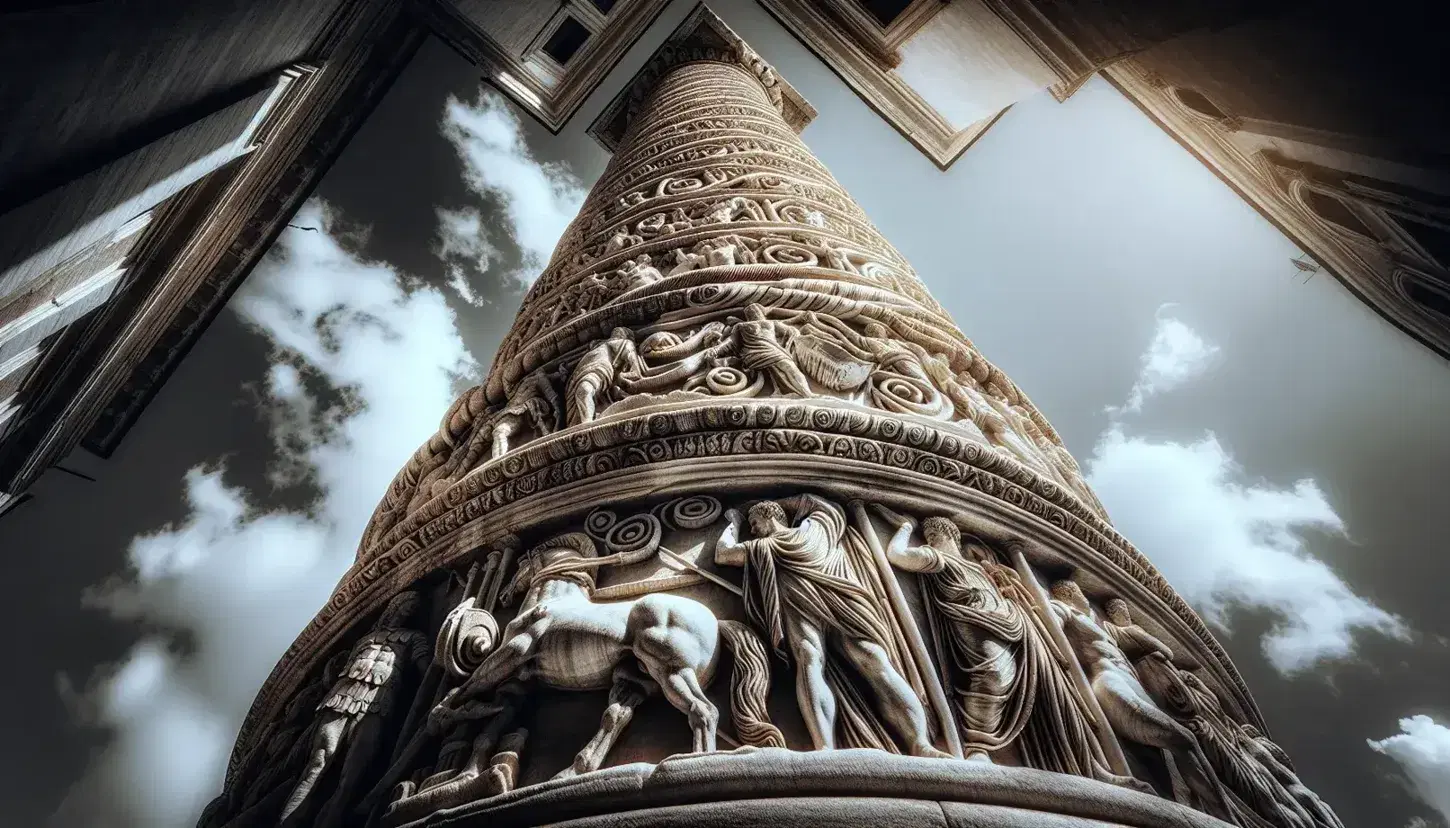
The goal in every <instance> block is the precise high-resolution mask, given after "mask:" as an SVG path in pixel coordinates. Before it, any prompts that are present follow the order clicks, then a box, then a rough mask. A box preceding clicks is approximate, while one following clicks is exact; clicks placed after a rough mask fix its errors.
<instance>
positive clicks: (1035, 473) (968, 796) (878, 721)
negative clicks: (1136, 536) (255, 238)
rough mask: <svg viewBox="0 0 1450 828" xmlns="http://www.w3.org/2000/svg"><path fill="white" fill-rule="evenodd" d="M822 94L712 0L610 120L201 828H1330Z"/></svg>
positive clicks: (283, 670) (280, 674)
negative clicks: (921, 272)
mask: <svg viewBox="0 0 1450 828" xmlns="http://www.w3.org/2000/svg"><path fill="white" fill-rule="evenodd" d="M702 26H703V27H706V28H707V29H708V36H705V35H701V34H700V33H699V32H700V28H699V27H702ZM692 27H693V28H692ZM799 110H800V102H799V98H798V96H795V95H794V93H793V92H791V91H790V90H789V89H788V87H784V86H783V84H782V82H781V81H780V80H779V79H778V78H777V77H776V76H775V73H774V70H772V69H771V68H770V67H769V66H768V65H766V64H764V63H763V62H762V61H761V60H760V59H759V57H758V56H756V55H755V54H754V53H753V52H752V51H751V50H750V49H749V47H748V46H747V45H746V44H744V43H742V42H740V40H739V39H738V38H736V37H734V35H733V34H732V33H730V32H729V30H728V29H726V28H724V27H723V24H720V23H719V22H718V21H714V20H713V19H711V18H710V17H709V16H708V13H706V12H703V11H702V12H699V13H697V14H696V15H694V16H692V18H691V20H690V21H688V22H687V24H686V26H685V28H684V29H682V30H681V33H679V34H677V36H676V37H674V38H672V39H671V40H670V41H669V42H668V43H667V44H666V45H665V46H664V47H662V48H661V50H660V51H659V53H657V55H656V56H655V58H654V59H652V60H651V61H650V62H649V63H648V64H647V65H646V67H645V69H644V70H642V71H641V72H640V74H639V75H638V76H637V77H636V78H635V80H634V81H633V83H632V84H631V85H630V86H629V87H628V88H627V89H626V91H625V93H623V94H622V95H621V96H620V98H618V99H617V100H616V102H615V104H614V105H613V106H611V108H610V109H609V111H608V112H607V113H606V116H607V117H606V119H605V120H606V121H607V122H608V126H609V129H610V130H611V132H610V135H611V136H617V138H611V140H617V142H618V143H617V150H616V153H615V156H614V159H613V161H612V162H611V164H610V166H609V168H608V169H607V170H606V171H605V173H604V175H603V176H602V177H601V179H600V181H599V182H598V183H597V184H596V186H595V187H594V189H593V190H592V191H591V193H590V196H589V198H588V200H587V201H586V203H585V205H584V207H583V209H582V211H581V212H580V214H579V216H578V217H576V219H575V220H574V222H573V223H572V224H571V225H570V227H569V229H568V230H567V231H566V232H565V234H564V238H563V239H562V240H561V241H560V243H559V246H558V248H557V249H556V251H555V254H554V257H553V259H552V260H551V262H550V264H549V266H548V268H547V269H546V270H545V273H544V275H543V277H542V278H541V279H540V280H539V282H538V283H537V284H536V285H535V286H534V288H533V289H532V291H531V292H530V294H529V296H528V297H527V298H526V300H525V302H524V304H523V307H522V308H521V310H520V314H519V318H518V320H517V321H516V323H515V326H514V328H513V329H512V330H511V331H510V333H509V335H508V336H507V337H506V338H505V340H504V343H503V345H502V346H501V348H500V352H499V355H498V358H497V359H496V360H495V362H494V368H493V371H492V374H491V376H490V377H489V378H488V381H487V382H486V383H485V384H484V385H481V386H479V387H477V388H474V389H471V390H470V391H468V392H467V393H465V394H464V395H463V396H461V397H460V398H459V400H458V401H457V402H456V403H455V404H454V405H453V406H452V407H451V408H450V409H449V411H448V412H446V413H445V414H444V417H443V420H442V422H441V423H440V426H439V430H438V432H437V433H436V434H435V435H434V436H433V437H432V438H430V439H429V440H428V441H427V443H426V444H425V445H423V446H422V447H421V448H420V449H419V450H418V451H417V452H416V453H415V455H414V456H413V458H412V459H411V460H410V461H409V463H408V464H407V465H406V466H405V468H404V469H403V470H402V471H401V472H400V473H399V475H398V476H397V478H396V480H395V481H394V482H393V484H392V485H391V486H390V487H389V490H388V491H387V492H386V493H385V495H384V497H383V499H382V502H381V503H380V504H379V506H378V509H377V511H376V512H375V514H374V516H373V519H372V522H371V524H370V525H369V526H368V528H367V530H366V532H365V533H364V536H363V538H362V539H361V542H360V543H359V548H358V556H357V560H356V563H355V565H354V567H353V568H352V570H351V571H350V572H349V573H348V574H347V575H346V576H345V577H344V579H343V580H342V582H341V583H340V584H339V586H338V588H337V590H336V592H335V593H334V595H333V597H332V599H331V600H330V601H329V603H328V606H327V607H325V608H324V609H323V610H322V611H321V612H320V613H319V615H318V616H317V618H316V619H315V620H314V622H313V623H312V625H310V626H309V627H308V629H307V630H305V631H304V632H303V634H302V636H301V637H299V639H298V640H297V642H296V643H295V644H294V646H293V647H292V648H291V649H290V650H289V651H288V653H287V654H286V655H285V656H284V658H283V660H282V662H281V663H280V664H279V665H278V667H277V669H276V671H275V672H274V674H273V676H272V677H271V678H270V679H269V681H268V683H267V684H266V686H264V688H263V690H262V692H261V693H260V694H259V696H258V699H257V702H256V704H255V707H254V709H253V711H252V715H251V716H250V717H249V718H248V721H247V723H246V725H245V726H244V728H243V731H242V733H241V735H240V736H239V739H238V745H237V750H236V753H235V755H234V757H233V765H232V769H231V773H230V775H229V783H228V788H227V792H226V793H225V794H224V795H223V797H222V799H221V800H219V802H218V804H217V805H216V806H215V807H214V808H213V810H212V813H211V815H210V820H211V821H210V822H208V823H207V824H208V825H222V824H229V825H233V826H235V827H236V828H241V826H242V825H251V824H263V823H266V822H268V821H272V822H275V821H277V819H278V817H280V816H282V814H284V813H285V814H286V816H285V817H283V818H282V820H281V822H282V824H283V825H292V824H298V825H301V824H318V825H324V826H335V825H365V826H371V825H387V826H402V825H408V826H417V827H418V828H422V826H431V825H488V826H533V825H541V824H562V825H575V826H600V828H604V826H609V827H610V828H614V826H621V827H622V826H626V825H628V826H675V825H679V826H684V825H692V826H694V825H721V826H723V825H732V826H738V825H761V826H764V825H772V826H793V825H837V824H839V825H847V824H850V825H861V824H873V825H874V824H879V825H887V826H894V825H940V826H948V825H951V826H1003V827H1004V828H1005V827H1006V826H1013V827H1014V828H1049V827H1055V826H1063V828H1066V826H1088V825H1096V826H1124V827H1126V826H1133V827H1134V828H1149V826H1154V828H1157V827H1158V826H1181V827H1182V828H1212V826H1221V825H1225V824H1232V825H1239V826H1243V828H1342V826H1339V825H1338V821H1337V819H1335V818H1334V816H1333V813H1332V812H1331V811H1330V810H1329V809H1328V808H1327V806H1324V804H1323V803H1322V802H1320V801H1319V800H1318V798H1317V797H1315V796H1314V795H1313V794H1312V793H1311V792H1309V791H1308V789H1307V788H1304V786H1303V785H1302V784H1301V783H1299V781H1298V779H1297V777H1296V776H1294V773H1293V771H1292V769H1291V768H1290V767H1289V765H1288V763H1287V759H1286V758H1285V757H1283V756H1282V752H1280V751H1278V748H1277V746H1276V745H1273V743H1272V742H1269V741H1268V740H1267V739H1266V738H1264V737H1263V736H1262V734H1261V725H1262V723H1261V722H1260V721H1259V720H1258V718H1257V713H1256V711H1255V710H1254V708H1253V704H1252V701H1251V700H1250V698H1249V696H1248V693H1247V690H1246V689H1245V688H1244V687H1243V686H1242V682H1241V681H1240V680H1239V678H1238V675H1237V673H1236V672H1235V671H1234V669H1233V666H1232V665H1231V664H1230V663H1229V662H1228V659H1227V658H1226V657H1225V656H1224V654H1223V651H1222V650H1221V648H1219V647H1218V645H1217V644H1216V643H1215V642H1214V641H1213V639H1212V637H1211V636H1209V634H1208V633H1207V631H1206V630H1205V629H1204V627H1203V624H1202V622H1201V621H1200V620H1199V619H1198V618H1197V616H1195V615H1194V614H1193V612H1192V611H1191V610H1190V609H1189V608H1188V607H1187V606H1186V605H1185V604H1184V603H1183V602H1182V600H1181V599H1180V598H1179V597H1178V596H1177V595H1176V594H1175V593H1174V592H1173V591H1172V589H1171V588H1170V587H1169V586H1168V585H1167V584H1166V583H1165V582H1164V581H1163V579H1162V578H1161V577H1160V576H1159V575H1158V574H1157V572H1156V571H1155V570H1154V569H1153V567H1152V566H1151V564H1150V563H1149V562H1148V561H1147V559H1146V558H1144V557H1143V556H1142V555H1141V554H1139V553H1138V552H1137V551H1136V550H1134V549H1133V548H1132V546H1131V545H1130V544H1128V542H1127V541H1126V540H1125V539H1123V538H1122V536H1121V535H1119V534H1118V533H1117V532H1116V531H1114V530H1113V528H1112V526H1111V524H1110V523H1109V521H1108V518H1107V515H1106V514H1104V512H1103V509H1102V506H1101V504H1099V503H1098V501H1097V499H1096V497H1094V496H1093V493H1092V491H1091V489H1090V488H1089V487H1088V486H1087V485H1086V484H1085V483H1084V482H1083V480H1082V476H1081V474H1080V472H1079V470H1078V468H1077V464H1076V463H1075V462H1073V460H1072V458H1071V456H1070V455H1069V454H1068V453H1067V452H1066V450H1065V449H1064V448H1063V447H1062V445H1061V443H1060V441H1059V440H1058V438H1057V436H1056V434H1055V433H1054V432H1053V431H1052V429H1051V426H1050V425H1048V424H1047V422H1046V420H1045V419H1044V418H1043V417H1042V415H1041V413H1040V412H1038V411H1037V410H1036V409H1035V408H1033V406H1032V405H1031V403H1030V401H1028V400H1027V398H1026V396H1025V395H1023V394H1022V392H1021V391H1020V390H1018V389H1017V388H1016V387H1015V386H1014V385H1013V384H1012V383H1011V382H1010V380H1008V379H1007V378H1006V377H1005V376H1004V375H1003V374H1002V372H1001V371H999V370H998V369H997V368H995V367H994V366H992V365H991V364H990V363H989V362H987V361H986V360H985V359H984V358H983V357H982V355H981V354H980V353H979V352H978V351H977V350H976V348H975V347H974V346H973V345H972V344H971V342H970V341H969V340H968V339H967V338H966V337H965V336H963V335H962V334H961V332H960V331H958V330H957V329H956V327H955V326H954V325H953V324H952V323H951V321H950V319H949V318H948V317H947V315H946V314H945V312H944V311H943V310H942V308H941V307H940V306H939V305H938V304H937V303H936V302H935V301H934V300H933V299H932V298H931V296H930V295H929V294H928V293H927V291H926V289H925V287H924V286H923V284H922V283H921V281H920V280H919V279H918V278H917V276H916V275H915V273H914V272H913V271H912V270H911V268H910V265H908V264H907V263H906V261H905V260H904V259H903V258H902V256H901V255H900V253H899V252H897V251H896V250H895V249H894V248H892V247H891V245H890V244H889V243H888V242H887V241H886V240H885V239H884V238H883V237H882V236H881V234H880V233H878V232H877V231H876V229H875V228H874V227H872V226H871V224H870V223H869V221H867V220H866V217H865V215H864V213H863V212H862V211H861V209H860V208H859V207H858V206H857V205H855V204H854V202H852V201H851V199H850V197H849V196H847V195H846V193H845V192H844V191H843V190H842V189H841V187H840V185H839V184H837V183H836V182H835V180H834V179H833V178H832V177H831V175H830V173H829V172H827V171H826V170H825V169H824V168H822V167H821V165H820V164H819V163H818V162H816V161H815V160H814V159H812V158H811V156H810V153H809V152H808V151H807V150H806V148H805V146H804V145H803V144H802V143H801V142H800V140H799V138H797V137H796V135H795V132H794V130H793V128H792V126H793V125H792V124H791V122H790V121H789V119H788V118H787V115H788V114H789V113H790V112H792V111H799ZM399 594H402V595H417V596H427V602H428V605H429V612H426V613H419V614H418V616H417V617H418V618H419V619H420V620H419V621H417V622H414V623H417V624H420V625H421V624H424V623H425V622H424V621H422V620H421V619H424V618H426V619H427V621H426V626H425V627H424V628H422V629H417V628H414V627H404V626H400V623H401V622H400V621H399V620H398V619H399V611H398V610H397V607H396V604H395V603H394V602H396V601H397V600H398V598H397V597H396V596H398V595H399ZM410 600H411V599H410ZM385 604H386V605H387V607H388V609H387V610H385V614H384V617H383V618H382V619H381V620H376V616H375V613H376V612H377V610H378V609H379V608H381V607H383V606H384V605H385ZM419 632H422V633H424V634H426V635H427V636H429V637H430V638H431V639H432V640H434V641H435V645H434V647H433V652H432V665H431V667H429V668H428V669H427V671H426V672H425V674H424V675H423V676H422V677H421V678H413V677H408V676H406V675H405V672H406V671H403V670H402V669H401V666H402V665H403V662H404V661H405V659H404V658H403V652H404V650H405V649H407V653H408V655H409V656H410V657H413V658H419V660H420V661H421V660H426V659H422V658H420V657H418V656H417V653H416V652H415V650H414V649H413V645H414V644H415V643H416V641H417V640H418V633H419ZM405 643H407V645H408V646H407V648H405V647H404V644H405ZM339 655H341V656H344V658H342V659H341V662H338V661H336V660H337V659H338V658H339ZM329 658H332V659H334V661H333V662H329V663H327V664H325V665H324V662H328V659H329ZM344 662H345V664H344V666H343V667H341V668H340V669H341V670H342V672H341V673H340V674H336V675H335V669H337V665H338V664H339V663H344ZM318 687H329V688H330V690H329V691H328V692H327V695H326V697H327V699H329V701H328V702H326V703H324V704H323V705H321V708H320V710H319V712H318V714H317V715H316V716H315V717H314V720H313V727H312V729H311V730H310V731H308V730H305V729H303V730H301V731H300V732H299V728H301V727H302V726H303V721H304V719H305V717H299V716H298V715H296V714H297V712H298V706H297V703H296V700H297V699H298V698H301V696H300V695H299V694H300V693H302V692H304V691H306V692H316V688H318ZM382 695H386V696H387V697H388V698H390V699H394V700H397V701H398V702H399V703H398V704H392V705H386V706H380V705H377V704H374V703H373V701H372V700H373V699H374V697H375V696H379V697H380V696H382ZM339 699H340V700H344V701H345V700H359V701H356V703H343V702H342V701H337V700H339ZM404 700H408V701H409V702H410V703H407V704H404V703H402V702H403V701H404ZM334 732H336V733H338V734H341V735H340V736H339V737H338V738H332V736H333V734H334ZM379 733H388V734H395V735H393V736H390V737H389V738H391V749H390V750H388V749H387V745H386V744H384V741H386V740H383V741H380V739H381V737H379V736H377V735H376V734H379ZM359 734H361V735H359ZM742 746H744V747H742ZM384 757H386V758H384ZM334 768H336V769H337V770H334ZM264 769H271V770H272V772H271V773H270V774H269V773H268V772H267V771H265V770H264ZM327 780H333V781H327ZM279 792H280V793H279ZM284 802H285V804H283V803H284ZM258 820H260V821H258Z"/></svg>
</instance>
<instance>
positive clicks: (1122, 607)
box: [1103, 598, 1133, 627]
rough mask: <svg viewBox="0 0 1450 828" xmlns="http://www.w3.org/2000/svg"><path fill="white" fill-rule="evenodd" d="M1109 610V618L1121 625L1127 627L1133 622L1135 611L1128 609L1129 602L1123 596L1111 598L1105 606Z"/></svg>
mask: <svg viewBox="0 0 1450 828" xmlns="http://www.w3.org/2000/svg"><path fill="white" fill-rule="evenodd" d="M1103 609H1105V610H1107V613H1108V620H1109V621H1111V622H1113V623H1114V624H1117V625H1118V626H1119V627H1126V626H1128V625H1129V624H1132V623H1133V612H1132V610H1130V609H1128V602H1127V601H1124V600H1123V599H1122V598H1110V599H1108V603H1107V604H1105V605H1104V606H1103Z"/></svg>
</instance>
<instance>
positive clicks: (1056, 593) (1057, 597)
mask: <svg viewBox="0 0 1450 828" xmlns="http://www.w3.org/2000/svg"><path fill="white" fill-rule="evenodd" d="M1052 598H1053V600H1054V601H1061V602H1062V603H1064V604H1067V605H1068V606H1070V607H1075V608H1076V609H1078V610H1079V611H1081V612H1085V613H1088V614H1091V613H1092V607H1091V605H1089V604H1088V599H1087V596H1086V595H1084V594H1083V593H1082V587H1080V586H1078V585H1077V581H1073V580H1070V579H1063V580H1061V581H1057V582H1055V583H1054V584H1053V585H1052Z"/></svg>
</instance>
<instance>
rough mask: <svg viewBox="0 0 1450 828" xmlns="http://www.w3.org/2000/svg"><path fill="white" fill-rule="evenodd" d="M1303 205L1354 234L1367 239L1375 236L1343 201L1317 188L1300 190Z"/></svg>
mask: <svg viewBox="0 0 1450 828" xmlns="http://www.w3.org/2000/svg"><path fill="white" fill-rule="evenodd" d="M1302 198H1303V199H1304V206H1306V207H1308V208H1309V209H1310V210H1311V211H1313V213H1314V214H1315V215H1317V216H1319V217H1320V218H1322V219H1324V220H1325V221H1327V222H1329V223H1330V224H1333V225H1335V226H1337V227H1340V228H1342V229H1344V230H1347V231H1349V232H1350V233H1353V234H1354V235H1356V236H1364V237H1365V238H1367V239H1373V238H1375V234H1374V231H1373V230H1371V229H1369V226H1368V225H1366V224H1365V223H1364V222H1363V221H1360V219H1359V216H1356V215H1355V214H1354V211H1353V210H1351V209H1349V207H1348V205H1346V204H1345V203H1344V202H1343V201H1341V200H1339V199H1338V198H1335V197H1334V196H1331V195H1326V194H1324V193H1321V192H1319V191H1318V190H1315V189H1312V188H1309V187H1305V188H1304V190H1303V192H1302Z"/></svg>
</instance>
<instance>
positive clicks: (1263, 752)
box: [1239, 724, 1344, 828]
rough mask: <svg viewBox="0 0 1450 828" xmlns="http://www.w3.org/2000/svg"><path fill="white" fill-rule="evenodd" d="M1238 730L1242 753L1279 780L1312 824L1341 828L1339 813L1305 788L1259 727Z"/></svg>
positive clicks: (1282, 755)
mask: <svg viewBox="0 0 1450 828" xmlns="http://www.w3.org/2000/svg"><path fill="white" fill-rule="evenodd" d="M1239 733H1240V734H1241V735H1242V737H1243V738H1242V740H1241V741H1240V744H1241V745H1242V746H1243V748H1244V750H1245V751H1246V752H1249V753H1251V754H1252V755H1253V756H1254V757H1255V758H1256V759H1258V761H1259V763H1260V764H1262V765H1263V766H1264V767H1266V768H1268V769H1269V771H1270V772H1271V773H1272V774H1274V777H1275V778H1276V779H1278V780H1279V784H1281V785H1283V786H1284V789H1285V790H1286V791H1288V792H1289V795H1290V796H1292V797H1294V799H1295V800H1296V801H1297V802H1298V803H1299V804H1300V806H1302V807H1303V808H1304V810H1306V811H1308V812H1309V813H1310V814H1311V815H1312V816H1313V818H1314V824H1315V825H1316V826H1321V828H1344V823H1343V822H1340V820H1339V815H1337V814H1335V813H1334V809H1333V808H1330V807H1329V804H1328V803H1327V802H1325V801H1324V800H1323V799H1320V798H1319V795H1318V794H1316V793H1314V791H1312V790H1310V789H1309V786H1307V785H1305V784H1304V783H1303V782H1302V781H1300V779H1299V774H1298V773H1296V772H1295V771H1294V763H1293V762H1292V761H1291V760H1290V759H1289V754H1287V753H1285V752H1284V749H1283V748H1281V747H1279V746H1278V745H1277V744H1275V743H1274V742H1273V741H1272V740H1270V739H1269V737H1267V736H1265V735H1264V734H1262V733H1260V732H1259V729H1258V728H1256V727H1254V726H1253V725H1251V724H1241V725H1239Z"/></svg>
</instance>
